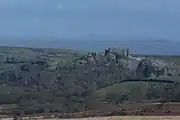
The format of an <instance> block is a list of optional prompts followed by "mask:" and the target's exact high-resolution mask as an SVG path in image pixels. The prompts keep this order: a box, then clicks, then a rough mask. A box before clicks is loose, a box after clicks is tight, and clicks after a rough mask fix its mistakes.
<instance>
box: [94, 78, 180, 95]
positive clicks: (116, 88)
mask: <svg viewBox="0 0 180 120" xmlns="http://www.w3.org/2000/svg"><path fill="white" fill-rule="evenodd" d="M157 79H159V80H173V81H177V82H180V77H168V76H167V77H160V78H157ZM150 87H151V88H152V87H153V88H154V89H161V90H162V89H164V88H165V87H166V84H163V83H155V82H154V83H152V82H151V83H150V82H127V83H118V84H114V85H111V86H108V87H105V88H102V89H99V90H97V91H95V93H94V95H95V96H96V97H105V96H106V95H107V94H109V93H117V94H123V93H127V92H128V93H129V92H135V91H134V90H135V89H136V90H138V89H139V90H138V91H142V93H139V94H145V93H146V92H147V91H148V88H150ZM137 94H138V93H137Z"/></svg>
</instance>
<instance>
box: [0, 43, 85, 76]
mask: <svg viewBox="0 0 180 120" xmlns="http://www.w3.org/2000/svg"><path fill="white" fill-rule="evenodd" d="M84 54H85V52H82V51H73V50H70V49H46V48H22V47H6V46H1V47H0V72H1V71H6V70H10V69H13V68H15V67H16V66H17V64H9V63H4V61H5V60H6V59H7V58H11V57H15V58H16V59H18V60H22V61H25V62H28V61H30V60H34V59H36V58H37V57H40V56H41V57H45V58H46V59H47V60H48V64H49V66H52V67H53V66H56V65H60V64H63V63H65V62H68V61H72V60H73V59H75V58H76V57H80V56H82V55H84Z"/></svg>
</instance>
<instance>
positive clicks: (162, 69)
mask: <svg viewBox="0 0 180 120" xmlns="http://www.w3.org/2000/svg"><path fill="white" fill-rule="evenodd" d="M165 74H166V64H165V63H164V62H163V61H159V60H148V59H143V60H141V61H140V63H139V64H138V66H137V69H136V76H137V77H152V76H156V77H159V76H162V75H165Z"/></svg>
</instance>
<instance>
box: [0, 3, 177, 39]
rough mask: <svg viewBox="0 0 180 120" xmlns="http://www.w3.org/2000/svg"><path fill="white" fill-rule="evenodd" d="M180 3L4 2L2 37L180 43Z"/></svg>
mask: <svg viewBox="0 0 180 120" xmlns="http://www.w3.org/2000/svg"><path fill="white" fill-rule="evenodd" d="M179 6H180V0H0V37H7V36H8V37H11V38H13V37H14V38H16V37H22V36H23V37H46V36H50V37H51V36H53V37H67V36H68V37H81V36H88V35H91V34H103V35H110V36H123V37H124V36H125V37H126V36H128V37H134V36H135V37H145V38H148V37H151V38H152V37H153V38H165V39H170V40H180V34H179V32H180V7H179Z"/></svg>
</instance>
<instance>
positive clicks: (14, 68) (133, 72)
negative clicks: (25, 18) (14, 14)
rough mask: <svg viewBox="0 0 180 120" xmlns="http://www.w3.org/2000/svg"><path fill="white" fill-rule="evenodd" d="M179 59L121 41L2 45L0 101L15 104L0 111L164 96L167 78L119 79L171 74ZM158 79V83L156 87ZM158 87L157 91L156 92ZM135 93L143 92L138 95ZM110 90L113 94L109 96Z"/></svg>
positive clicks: (64, 109) (74, 107)
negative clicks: (91, 47) (136, 50)
mask: <svg viewBox="0 0 180 120" xmlns="http://www.w3.org/2000/svg"><path fill="white" fill-rule="evenodd" d="M179 59H180V58H179V57H177V56H176V57H173V56H172V57H171V58H169V57H162V56H138V55H132V54H131V53H130V52H129V49H126V48H119V47H117V48H108V49H105V50H104V51H102V52H83V51H75V50H70V49H50V48H49V49H47V48H28V47H27V48H24V47H7V46H4V47H0V78H1V79H0V98H1V99H0V105H9V108H11V109H10V110H7V109H6V110H4V109H3V107H2V110H1V114H9V115H12V110H13V111H16V112H17V111H21V112H22V111H23V113H24V114H34V113H44V112H51V113H54V112H56V113H57V112H58V113H71V112H82V111H87V110H99V107H98V106H102V105H103V106H104V109H105V110H108V109H107V108H106V105H105V104H104V100H105V101H106V102H108V106H109V107H114V108H117V105H118V104H119V102H121V101H120V100H119V98H124V97H125V96H126V99H124V101H125V102H127V101H129V100H131V101H134V102H135V101H137V100H140V101H141V100H156V99H158V100H159V99H165V98H164V97H163V96H162V93H164V88H166V84H167V83H151V84H148V85H149V86H151V88H149V87H147V86H145V85H146V84H147V83H141V82H139V83H135V84H134V83H122V84H120V83H119V82H121V81H122V80H127V79H134V78H136V79H144V78H150V77H157V78H156V79H159V78H162V76H164V77H167V76H171V77H172V78H169V80H173V79H174V78H175V77H173V76H177V77H178V76H179V71H178V67H177V66H178V64H179V63H178V62H177V61H178V60H179ZM172 63H173V65H172ZM174 67H177V68H174ZM172 69H176V72H177V73H175V72H174V71H173V70H172ZM159 84H161V86H160V87H159V88H158V89H153V87H154V86H157V85H159ZM137 88H138V89H137ZM176 89H177V90H176V95H175V96H173V98H172V99H173V100H176V101H177V100H179V88H178V87H176ZM123 91H124V92H123ZM129 91H131V92H129ZM141 91H142V92H143V93H142V94H140V93H141ZM157 91H158V93H159V94H155V93H157ZM104 93H106V94H104ZM117 93H118V94H117ZM119 93H123V94H119ZM150 93H151V94H150ZM128 94H131V95H134V97H132V96H129V95H128ZM137 94H139V95H140V96H141V97H138V99H136V97H137V96H136V95H137ZM109 95H113V96H110V98H111V99H112V100H110V101H109V98H108V97H109ZM152 96H153V97H152ZM117 98H118V99H117ZM102 99H103V101H102ZM114 102H115V103H116V104H115V105H114ZM118 109H119V108H118Z"/></svg>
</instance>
